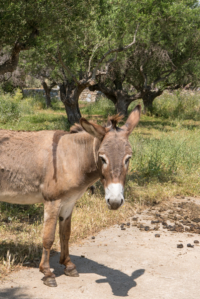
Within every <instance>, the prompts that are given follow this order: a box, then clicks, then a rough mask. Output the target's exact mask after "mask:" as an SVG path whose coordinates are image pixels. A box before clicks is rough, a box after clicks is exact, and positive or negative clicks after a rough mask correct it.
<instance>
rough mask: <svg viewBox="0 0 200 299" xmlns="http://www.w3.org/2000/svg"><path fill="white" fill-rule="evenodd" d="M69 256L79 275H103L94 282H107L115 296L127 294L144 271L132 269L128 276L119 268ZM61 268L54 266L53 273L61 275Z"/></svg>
mask: <svg viewBox="0 0 200 299" xmlns="http://www.w3.org/2000/svg"><path fill="white" fill-rule="evenodd" d="M70 257H71V260H72V262H73V263H74V264H75V265H76V267H77V271H78V272H79V274H80V275H81V274H89V273H93V274H97V275H100V276H103V277H104V278H101V279H98V280H96V283H98V284H99V283H108V284H109V285H110V287H111V289H112V292H113V295H115V296H121V297H125V296H128V292H129V291H130V289H132V288H133V287H136V285H137V283H136V282H135V280H136V279H137V278H139V277H140V276H141V275H143V274H144V272H145V270H144V269H138V270H136V271H133V272H132V274H131V275H130V276H129V275H127V274H126V273H123V272H122V271H120V270H116V269H113V268H110V267H107V266H105V265H103V264H99V263H97V262H95V261H93V260H91V259H88V258H82V257H80V256H75V255H70ZM56 262H57V263H58V256H57V257H56ZM63 269H64V267H63V268H61V267H60V268H58V267H55V271H54V273H55V275H56V277H59V276H61V275H63V273H64V272H63ZM66 279H67V278H66Z"/></svg>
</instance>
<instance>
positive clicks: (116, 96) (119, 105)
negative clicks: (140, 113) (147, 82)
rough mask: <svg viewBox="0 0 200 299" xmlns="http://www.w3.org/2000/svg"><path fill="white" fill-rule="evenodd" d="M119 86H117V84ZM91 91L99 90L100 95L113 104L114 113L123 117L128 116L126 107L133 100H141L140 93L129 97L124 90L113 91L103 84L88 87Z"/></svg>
mask: <svg viewBox="0 0 200 299" xmlns="http://www.w3.org/2000/svg"><path fill="white" fill-rule="evenodd" d="M118 86H119V84H118ZM89 89H90V90H91V91H94V90H99V91H101V92H102V93H104V94H105V96H106V97H107V98H108V99H109V100H111V101H112V102H113V104H114V105H115V108H116V112H117V113H120V114H123V115H124V116H127V114H128V106H129V105H130V104H131V103H132V102H133V101H135V100H138V99H140V98H141V93H140V92H139V93H138V94H135V95H129V94H128V93H127V92H126V91H124V90H121V89H120V90H114V89H111V88H109V87H107V86H105V85H104V84H103V83H98V84H96V85H93V86H91V87H89Z"/></svg>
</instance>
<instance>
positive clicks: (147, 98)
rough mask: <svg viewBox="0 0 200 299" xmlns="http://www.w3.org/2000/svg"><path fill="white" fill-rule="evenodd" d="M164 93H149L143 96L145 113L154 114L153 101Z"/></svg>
mask: <svg viewBox="0 0 200 299" xmlns="http://www.w3.org/2000/svg"><path fill="white" fill-rule="evenodd" d="M162 93H163V91H161V90H158V91H147V92H144V93H143V95H142V99H143V103H144V112H145V113H147V111H149V112H150V113H151V114H152V113H153V101H154V99H155V98H156V97H158V96H160V95H161V94H162Z"/></svg>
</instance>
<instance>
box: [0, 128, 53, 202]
mask: <svg viewBox="0 0 200 299" xmlns="http://www.w3.org/2000/svg"><path fill="white" fill-rule="evenodd" d="M54 134H55V132H54V131H40V132H16V131H8V130H0V201H6V202H10V203H19V204H33V203H37V202H42V201H43V198H42V195H41V185H42V183H43V179H44V176H45V169H46V167H47V165H48V162H49V160H50V159H52V158H51V156H52V153H51V152H52V140H53V136H54Z"/></svg>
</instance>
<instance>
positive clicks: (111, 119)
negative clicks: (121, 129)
mask: <svg viewBox="0 0 200 299" xmlns="http://www.w3.org/2000/svg"><path fill="white" fill-rule="evenodd" d="M123 118H124V116H123V115H122V114H120V113H118V114H116V115H113V116H110V117H109V118H108V125H107V126H110V125H111V126H112V129H117V123H119V122H120V121H121V120H122V119H123Z"/></svg>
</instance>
